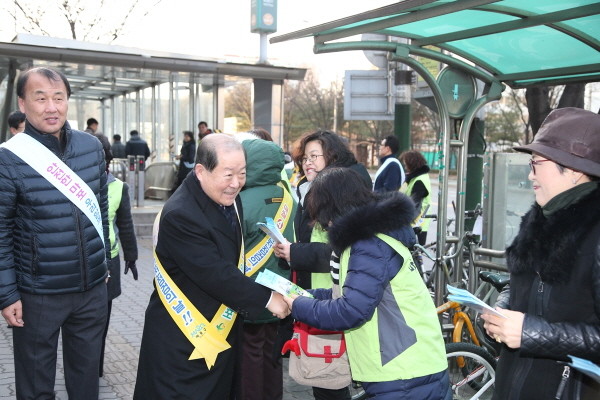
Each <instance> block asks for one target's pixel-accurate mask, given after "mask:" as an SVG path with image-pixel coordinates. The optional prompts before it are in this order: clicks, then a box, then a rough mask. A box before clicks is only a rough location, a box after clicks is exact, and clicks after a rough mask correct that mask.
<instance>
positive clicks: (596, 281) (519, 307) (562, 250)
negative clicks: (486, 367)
mask: <svg viewBox="0 0 600 400" xmlns="http://www.w3.org/2000/svg"><path fill="white" fill-rule="evenodd" d="M599 205H600V189H598V188H597V189H596V190H595V191H594V192H592V193H591V194H590V195H588V196H586V197H584V198H583V199H581V200H580V201H579V202H577V203H575V204H572V205H570V206H568V207H566V208H565V209H562V210H559V211H556V212H555V213H553V214H552V215H550V216H549V217H545V216H544V215H543V214H542V209H541V207H540V206H538V205H537V204H535V205H534V206H533V207H532V209H531V210H530V211H529V212H528V213H527V214H526V215H525V216H524V217H523V220H522V222H521V228H520V231H519V234H518V235H517V237H516V238H515V240H514V241H513V243H512V244H511V245H510V246H509V247H508V249H507V262H508V267H509V270H510V272H511V284H510V298H509V308H510V309H511V310H514V311H520V312H523V313H525V319H524V322H523V333H522V336H521V347H520V348H519V349H516V350H513V349H508V348H506V347H505V348H503V350H502V353H501V356H500V361H499V364H498V369H497V372H496V373H497V375H496V389H495V393H494V398H495V399H498V400H500V399H501V400H507V399H511V400H512V399H527V400H535V399H553V398H554V396H555V394H556V392H557V389H558V385H559V382H560V380H561V376H562V373H563V370H564V365H563V364H561V363H559V362H558V361H568V358H567V355H573V356H576V357H582V358H586V359H589V360H591V361H593V362H595V363H598V362H600V207H599ZM567 382H568V384H567V387H566V389H565V391H564V393H563V396H562V397H561V399H563V400H565V399H580V398H581V399H588V398H589V399H592V398H593V399H598V398H600V387H599V386H598V384H597V383H596V384H593V383H592V382H591V379H590V378H587V377H585V376H583V375H582V374H580V373H579V372H578V371H576V370H575V369H574V368H571V371H570V378H569V380H568V381H567Z"/></svg>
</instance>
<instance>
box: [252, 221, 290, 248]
mask: <svg viewBox="0 0 600 400" xmlns="http://www.w3.org/2000/svg"><path fill="white" fill-rule="evenodd" d="M256 225H258V227H259V228H260V229H261V230H262V231H263V232H264V233H266V234H267V235H269V236H271V238H272V239H273V240H274V241H275V242H276V243H286V242H287V240H286V239H285V238H284V237H283V235H282V234H281V231H280V230H279V228H277V225H275V221H273V218H269V217H265V222H257V223H256Z"/></svg>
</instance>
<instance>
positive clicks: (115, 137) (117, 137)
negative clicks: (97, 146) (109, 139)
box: [113, 134, 121, 140]
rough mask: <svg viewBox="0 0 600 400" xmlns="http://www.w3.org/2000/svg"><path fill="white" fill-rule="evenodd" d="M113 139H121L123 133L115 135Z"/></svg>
mask: <svg viewBox="0 0 600 400" xmlns="http://www.w3.org/2000/svg"><path fill="white" fill-rule="evenodd" d="M113 140H121V135H119V134H116V135H113Z"/></svg>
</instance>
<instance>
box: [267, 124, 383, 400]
mask: <svg viewBox="0 0 600 400" xmlns="http://www.w3.org/2000/svg"><path fill="white" fill-rule="evenodd" d="M294 160H295V162H296V164H297V165H298V166H299V167H300V168H301V170H302V174H303V176H302V177H301V178H300V180H299V182H298V186H297V188H296V193H297V196H298V211H297V212H296V216H295V219H294V232H295V236H296V241H295V242H294V243H280V244H277V245H275V246H274V253H275V256H276V257H280V258H283V259H285V260H286V261H287V262H288V264H289V265H290V268H291V270H292V272H293V277H294V278H295V279H294V281H295V283H297V284H298V285H300V286H301V287H303V288H305V289H308V288H324V287H325V288H330V287H331V285H332V277H331V274H330V271H329V262H330V257H331V247H329V244H327V235H326V233H325V231H324V230H323V229H321V228H320V227H319V226H317V225H315V226H313V225H312V224H310V218H309V217H308V214H307V213H306V212H305V209H304V201H305V199H306V198H307V195H308V194H309V193H310V192H309V191H310V187H311V184H312V182H313V180H314V179H315V177H316V176H317V175H318V174H319V173H321V171H322V170H323V169H325V168H327V167H330V166H334V165H335V166H338V167H345V168H348V169H354V170H356V171H357V172H358V173H359V183H360V184H361V185H362V186H364V187H365V188H367V189H369V190H370V188H371V178H370V176H369V173H368V171H367V169H366V168H365V166H364V165H362V164H360V163H358V162H357V161H356V158H355V157H354V154H353V153H352V152H351V151H350V149H348V146H347V145H346V143H345V142H344V140H343V138H342V137H340V136H339V135H337V134H336V133H334V132H331V131H316V132H313V133H310V134H307V135H305V136H303V137H302V139H301V140H300V142H299V144H298V147H297V148H296V150H295V151H294ZM291 334H292V333H291V330H290V332H289V337H286V338H285V340H287V339H289V338H290V337H291ZM282 339H283V338H282ZM313 395H314V396H315V399H316V400H333V399H335V400H349V399H350V393H349V392H348V389H347V388H343V389H338V390H336V389H324V388H317V387H314V388H313Z"/></svg>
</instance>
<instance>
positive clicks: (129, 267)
mask: <svg viewBox="0 0 600 400" xmlns="http://www.w3.org/2000/svg"><path fill="white" fill-rule="evenodd" d="M129 270H131V274H132V275H133V279H135V280H136V281H137V278H138V273H137V267H136V266H135V261H125V275H127V272H128V271H129Z"/></svg>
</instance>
